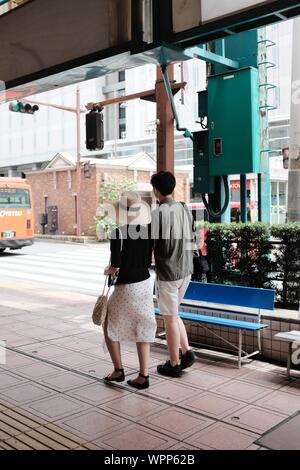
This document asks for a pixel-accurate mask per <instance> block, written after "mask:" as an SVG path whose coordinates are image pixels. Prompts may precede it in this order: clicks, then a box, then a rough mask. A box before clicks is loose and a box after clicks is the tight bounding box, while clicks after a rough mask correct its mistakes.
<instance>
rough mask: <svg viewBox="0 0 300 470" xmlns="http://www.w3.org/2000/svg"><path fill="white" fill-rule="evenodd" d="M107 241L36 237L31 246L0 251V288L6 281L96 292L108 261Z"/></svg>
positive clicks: (89, 293)
mask: <svg viewBox="0 0 300 470" xmlns="http://www.w3.org/2000/svg"><path fill="white" fill-rule="evenodd" d="M109 256H110V253H109V244H108V243H99V244H88V245H78V244H75V243H73V244H68V243H59V242H58V243H57V242H47V241H44V240H43V241H40V240H37V241H36V242H35V244H34V245H33V246H30V247H25V248H23V249H22V250H17V251H7V252H4V253H2V254H0V278H1V280H2V281H0V289H1V285H2V286H3V284H5V283H7V282H9V283H11V284H17V285H19V286H20V284H22V283H24V284H25V283H26V284H28V283H30V284H33V285H38V286H41V287H48V288H49V289H51V288H53V289H59V290H64V291H75V292H79V293H84V294H87V295H98V294H99V291H100V290H101V287H102V286H103V282H104V275H103V271H104V268H105V266H107V264H108V262H109Z"/></svg>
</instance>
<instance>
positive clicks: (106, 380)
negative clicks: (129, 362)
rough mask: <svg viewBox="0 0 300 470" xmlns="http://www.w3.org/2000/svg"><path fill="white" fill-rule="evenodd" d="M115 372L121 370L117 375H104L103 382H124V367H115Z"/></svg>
mask: <svg viewBox="0 0 300 470" xmlns="http://www.w3.org/2000/svg"><path fill="white" fill-rule="evenodd" d="M115 372H122V373H121V375H119V376H117V377H113V378H111V377H109V375H108V376H107V377H104V380H105V382H124V380H125V374H124V369H115Z"/></svg>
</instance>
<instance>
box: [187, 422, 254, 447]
mask: <svg viewBox="0 0 300 470" xmlns="http://www.w3.org/2000/svg"><path fill="white" fill-rule="evenodd" d="M258 437H259V435H258V434H254V433H251V432H248V431H245V430H242V429H237V428H235V427H233V426H230V425H228V424H225V423H216V424H213V425H212V426H210V427H209V428H206V429H204V430H202V431H200V432H199V433H197V434H195V435H194V436H191V437H189V438H188V440H189V444H191V445H193V446H196V447H198V446H199V447H200V448H202V449H207V450H209V449H216V450H245V449H247V448H248V447H250V446H251V445H252V444H253V442H255V441H256V440H257V439H258Z"/></svg>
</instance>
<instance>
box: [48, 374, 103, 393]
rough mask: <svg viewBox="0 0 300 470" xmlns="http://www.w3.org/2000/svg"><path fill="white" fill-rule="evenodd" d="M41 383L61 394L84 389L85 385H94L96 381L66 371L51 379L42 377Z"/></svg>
mask: <svg viewBox="0 0 300 470" xmlns="http://www.w3.org/2000/svg"><path fill="white" fill-rule="evenodd" d="M57 370H61V369H57ZM39 382H40V383H41V384H44V385H45V386H48V387H50V388H54V389H55V390H58V391H60V392H65V391H68V390H72V389H73V388H79V387H83V386H84V385H89V384H91V383H94V380H93V379H89V378H87V377H83V376H81V375H79V374H74V373H72V372H68V371H64V372H60V373H59V374H55V375H51V376H49V377H48V376H46V377H42V378H40V380H39Z"/></svg>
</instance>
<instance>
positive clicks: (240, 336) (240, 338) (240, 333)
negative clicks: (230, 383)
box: [238, 330, 243, 369]
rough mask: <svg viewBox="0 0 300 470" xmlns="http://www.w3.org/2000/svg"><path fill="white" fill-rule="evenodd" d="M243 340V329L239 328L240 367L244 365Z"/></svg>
mask: <svg viewBox="0 0 300 470" xmlns="http://www.w3.org/2000/svg"><path fill="white" fill-rule="evenodd" d="M242 342H243V336H242V330H239V358H238V366H239V369H240V368H241V367H242Z"/></svg>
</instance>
